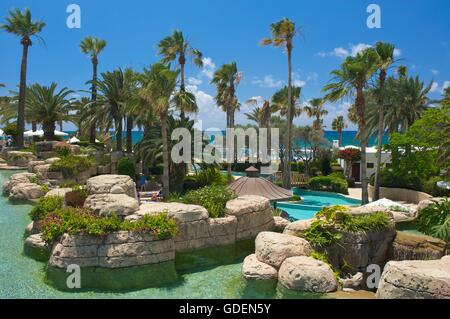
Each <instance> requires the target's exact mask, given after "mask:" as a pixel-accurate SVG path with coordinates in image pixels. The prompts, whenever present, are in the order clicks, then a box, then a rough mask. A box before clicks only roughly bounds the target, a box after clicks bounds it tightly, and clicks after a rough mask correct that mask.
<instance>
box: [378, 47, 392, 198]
mask: <svg viewBox="0 0 450 319" xmlns="http://www.w3.org/2000/svg"><path fill="white" fill-rule="evenodd" d="M394 49H395V47H394V46H393V45H392V44H389V43H383V42H377V44H376V46H375V50H376V52H377V54H378V63H377V67H378V69H379V70H380V74H379V77H378V90H377V93H378V139H377V164H376V167H375V183H374V187H375V189H374V193H373V200H374V201H376V200H378V199H380V171H381V148H382V147H383V133H384V102H385V101H384V89H385V82H386V75H387V69H388V68H389V67H390V66H391V64H392V63H393V62H394Z"/></svg>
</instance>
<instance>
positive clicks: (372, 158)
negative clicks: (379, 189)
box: [339, 145, 391, 182]
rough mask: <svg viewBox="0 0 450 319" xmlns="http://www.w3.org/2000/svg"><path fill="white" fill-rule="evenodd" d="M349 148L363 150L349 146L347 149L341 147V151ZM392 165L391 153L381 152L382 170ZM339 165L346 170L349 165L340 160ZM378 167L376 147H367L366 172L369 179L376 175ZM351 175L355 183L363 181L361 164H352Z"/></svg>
mask: <svg viewBox="0 0 450 319" xmlns="http://www.w3.org/2000/svg"><path fill="white" fill-rule="evenodd" d="M348 148H356V149H359V150H360V149H361V148H360V147H359V146H354V145H347V146H345V147H340V148H339V149H341V150H343V149H348ZM390 163H391V153H390V152H386V151H381V168H382V169H383V167H385V166H386V165H389V164H390ZM339 164H340V165H341V167H342V168H343V169H344V171H345V169H346V165H347V163H346V162H345V161H344V160H341V159H340V160H339ZM376 165H377V148H376V147H367V148H366V172H367V177H368V178H370V176H372V174H374V173H375V170H376ZM351 174H352V177H353V178H354V179H355V181H357V182H360V181H361V162H355V163H353V164H352V168H351Z"/></svg>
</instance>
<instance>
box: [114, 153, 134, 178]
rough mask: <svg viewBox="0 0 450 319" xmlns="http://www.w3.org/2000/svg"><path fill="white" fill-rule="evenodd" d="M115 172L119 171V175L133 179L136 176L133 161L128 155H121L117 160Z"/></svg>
mask: <svg viewBox="0 0 450 319" xmlns="http://www.w3.org/2000/svg"><path fill="white" fill-rule="evenodd" d="M117 173H119V175H128V176H130V177H131V178H132V179H134V178H135V177H136V168H135V166H134V161H133V160H132V159H131V158H129V157H122V158H121V159H120V160H119V162H117Z"/></svg>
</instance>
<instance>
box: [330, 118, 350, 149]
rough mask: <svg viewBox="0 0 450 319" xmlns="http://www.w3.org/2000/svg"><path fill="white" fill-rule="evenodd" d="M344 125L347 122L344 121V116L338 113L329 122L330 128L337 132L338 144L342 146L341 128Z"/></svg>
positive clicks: (343, 127) (344, 126)
mask: <svg viewBox="0 0 450 319" xmlns="http://www.w3.org/2000/svg"><path fill="white" fill-rule="evenodd" d="M346 127H347V124H346V123H345V120H344V117H343V116H342V115H339V116H338V117H336V118H335V119H334V120H333V122H331V128H332V129H333V131H336V132H337V133H338V139H339V146H342V130H344V129H345V128H346Z"/></svg>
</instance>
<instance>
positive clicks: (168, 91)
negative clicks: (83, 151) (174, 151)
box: [137, 63, 179, 198]
mask: <svg viewBox="0 0 450 319" xmlns="http://www.w3.org/2000/svg"><path fill="white" fill-rule="evenodd" d="M178 73H179V72H178V71H171V70H170V68H169V67H168V66H166V65H164V64H162V63H155V64H153V65H152V66H151V67H150V69H144V72H143V74H141V75H140V76H139V82H140V88H139V90H138V92H137V94H138V96H139V98H140V99H143V100H144V101H145V102H146V103H147V104H148V105H149V106H151V108H152V109H153V112H154V113H155V114H158V115H159V118H160V121H161V139H162V146H163V152H162V153H163V165H164V170H163V176H162V182H163V196H164V198H168V196H169V194H170V179H169V161H170V159H169V141H168V135H167V133H168V127H167V120H168V115H169V108H170V106H171V102H173V100H172V97H173V92H174V90H175V87H176V82H177V77H178Z"/></svg>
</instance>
